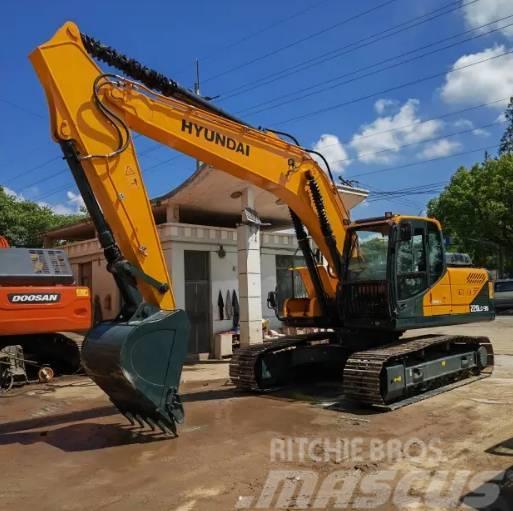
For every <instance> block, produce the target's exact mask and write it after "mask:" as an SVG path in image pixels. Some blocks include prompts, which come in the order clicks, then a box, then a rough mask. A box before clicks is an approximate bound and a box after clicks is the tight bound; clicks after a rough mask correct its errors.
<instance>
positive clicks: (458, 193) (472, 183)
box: [428, 153, 513, 266]
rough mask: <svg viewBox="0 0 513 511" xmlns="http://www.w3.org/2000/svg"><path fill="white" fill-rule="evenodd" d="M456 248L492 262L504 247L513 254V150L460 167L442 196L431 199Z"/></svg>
mask: <svg viewBox="0 0 513 511" xmlns="http://www.w3.org/2000/svg"><path fill="white" fill-rule="evenodd" d="M428 214H429V215H430V216H434V217H436V218H438V219H439V220H440V221H441V222H442V225H443V226H444V231H445V234H446V235H449V236H450V237H452V238H453V242H454V245H455V246H456V247H457V249H459V250H461V251H464V252H468V253H469V254H470V255H471V256H472V258H473V260H474V262H475V263H476V264H482V265H485V266H492V265H494V264H496V262H497V256H498V253H499V252H500V251H501V252H502V253H503V254H505V255H506V256H507V257H508V256H509V258H510V261H509V264H510V265H511V264H512V262H513V261H511V254H513V153H512V154H503V155H502V156H500V157H499V158H497V159H491V160H486V161H484V162H483V163H480V164H476V165H474V166H473V167H472V168H471V169H467V168H465V167H460V168H459V169H458V170H457V171H456V173H455V174H454V175H453V177H452V179H451V181H450V183H449V185H448V186H447V187H446V188H445V190H444V191H443V192H442V193H441V194H440V196H439V197H437V198H435V199H432V200H431V201H430V202H429V203H428Z"/></svg>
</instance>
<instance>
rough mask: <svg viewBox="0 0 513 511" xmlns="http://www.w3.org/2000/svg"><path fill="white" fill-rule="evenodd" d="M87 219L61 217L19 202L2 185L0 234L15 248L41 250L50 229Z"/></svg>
mask: <svg viewBox="0 0 513 511" xmlns="http://www.w3.org/2000/svg"><path fill="white" fill-rule="evenodd" d="M84 218H85V216H84V215H81V214H77V215H58V214H57V213H54V212H53V211H52V210H51V209H50V208H48V207H46V206H40V205H39V204H37V203H35V202H31V201H27V200H20V199H17V198H16V197H13V196H12V195H9V194H7V193H6V192H5V191H4V189H3V188H2V187H1V186H0V234H1V235H2V236H4V237H5V238H7V240H8V241H9V243H10V244H11V245H12V246H15V247H40V246H42V243H43V235H44V233H45V232H46V231H48V230H50V229H55V228H57V227H62V226H64V225H68V224H70V223H75V222H77V221H80V220H82V219H84Z"/></svg>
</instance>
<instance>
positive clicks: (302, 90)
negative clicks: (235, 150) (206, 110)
mask: <svg viewBox="0 0 513 511" xmlns="http://www.w3.org/2000/svg"><path fill="white" fill-rule="evenodd" d="M508 18H513V14H511V15H509V16H506V17H504V18H501V19H499V20H495V21H492V22H490V23H487V24H485V25H482V26H480V27H477V28H474V29H471V30H467V31H465V32H461V33H459V34H456V35H453V36H450V37H447V38H444V39H439V40H438V41H434V42H432V43H430V44H427V45H424V46H420V47H418V48H415V49H414V50H410V51H407V52H404V53H401V54H399V55H394V56H393V57H389V58H386V59H384V60H381V61H379V62H375V63H374V64H371V65H368V66H363V67H361V68H358V69H355V70H353V71H350V72H347V73H343V74H342V75H338V76H335V77H334V78H331V79H329V80H323V81H321V82H318V83H316V84H313V85H310V86H308V87H303V88H302V89H298V90H296V91H294V92H291V93H287V94H282V95H281V96H277V97H275V98H273V99H270V100H266V101H262V102H261V103H258V104H256V105H253V106H252V107H249V108H247V109H245V110H242V111H238V112H235V114H245V115H249V116H252V115H256V114H259V113H261V112H265V111H267V110H273V109H275V108H278V107H281V106H284V105H287V104H290V103H295V102H296V101H300V100H301V99H305V98H308V97H310V96H314V95H317V94H319V93H321V92H324V91H326V90H331V89H333V88H335V87H340V86H342V85H347V84H348V83H352V82H355V81H357V80H361V79H363V78H368V77H369V76H373V75H376V74H378V73H382V72H383V71H388V70H390V69H393V68H396V67H399V66H402V65H404V64H409V63H411V62H415V61H417V60H420V59H422V58H425V57H427V56H430V55H434V54H435V53H439V52H441V51H445V50H448V49H450V48H454V47H456V46H459V45H461V44H464V43H467V42H469V41H473V40H475V39H479V38H481V37H486V36H488V35H490V34H492V33H494V32H497V31H500V30H503V29H504V28H508V27H511V26H513V23H510V24H508V25H505V26H502V27H499V28H494V29H492V30H489V31H488V32H484V33H478V34H477V35H474V36H472V37H468V38H466V39H463V40H461V41H457V42H454V43H451V44H449V45H446V46H443V47H441V48H436V49H434V50H431V51H428V52H425V53H423V54H421V55H416V56H414V57H411V58H409V59H405V60H401V61H399V62H395V63H392V64H390V65H388V66H385V67H382V68H380V69H377V70H374V71H372V72H369V73H365V74H362V75H360V76H356V77H354V78H351V79H348V80H344V81H340V80H341V79H342V78H345V77H348V76H351V75H355V74H357V73H360V72H362V71H367V70H369V69H372V68H375V67H377V66H379V65H382V64H385V63H386V62H390V61H392V60H395V59H397V58H400V57H404V56H406V55H410V54H412V53H415V52H418V51H420V50H424V49H427V48H430V47H433V46H436V45H438V44H440V43H442V42H445V41H448V40H451V39H454V38H456V37H460V36H462V35H465V34H468V33H470V32H475V31H478V30H482V29H483V28H484V27H486V26H489V25H493V24H495V23H497V22H499V21H503V20H505V19H508ZM334 82H335V83H334ZM336 82H338V83H336ZM328 83H334V86H330V87H324V88H321V89H319V90H316V91H312V92H309V93H307V94H303V95H300V96H298V97H295V98H294V97H291V96H292V95H294V94H299V93H302V92H306V91H309V90H312V89H315V88H317V87H321V86H322V85H326V84H328ZM287 98H289V99H288V100H287ZM281 99H285V101H282V102H280V103H278V104H277V105H271V104H272V103H276V102H277V101H279V100H281ZM267 105H269V106H267ZM259 107H264V108H260V109H258V108H259ZM255 109H256V110H255ZM252 110H255V111H252ZM248 112H249V113H248Z"/></svg>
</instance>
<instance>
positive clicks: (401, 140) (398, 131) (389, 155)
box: [350, 99, 443, 163]
mask: <svg viewBox="0 0 513 511" xmlns="http://www.w3.org/2000/svg"><path fill="white" fill-rule="evenodd" d="M418 106H419V101H418V100H417V99H409V100H408V101H406V102H405V103H404V104H403V105H402V106H401V108H400V109H399V111H398V112H397V113H396V114H395V115H389V116H385V117H378V118H377V119H376V120H375V121H373V122H372V123H370V124H364V125H363V126H362V127H361V129H360V132H359V133H356V134H355V135H354V136H353V138H352V140H351V144H350V145H351V147H352V148H353V149H355V150H356V153H357V155H358V159H359V160H360V161H362V162H364V163H390V162H392V161H393V160H394V159H395V157H396V155H397V153H398V152H399V151H400V149H401V146H403V145H408V144H415V143H418V142H422V141H424V140H426V139H429V138H432V137H434V136H436V135H437V134H438V133H439V132H440V130H441V129H442V127H443V122H442V121H440V120H432V121H426V122H422V121H421V119H420V118H419V117H418V115H417V110H418Z"/></svg>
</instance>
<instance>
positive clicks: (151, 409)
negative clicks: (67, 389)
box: [82, 310, 189, 436]
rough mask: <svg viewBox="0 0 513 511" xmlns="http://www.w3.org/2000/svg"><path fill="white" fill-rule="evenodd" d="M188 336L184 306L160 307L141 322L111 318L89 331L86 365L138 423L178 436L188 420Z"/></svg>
mask: <svg viewBox="0 0 513 511" xmlns="http://www.w3.org/2000/svg"><path fill="white" fill-rule="evenodd" d="M188 338H189V322H188V319H187V315H186V313H185V312H184V311H182V310H176V311H159V312H157V313H155V314H153V315H151V316H150V317H148V318H146V319H144V320H141V321H129V322H114V321H105V322H102V323H100V324H98V325H97V326H95V327H94V328H93V329H92V330H91V331H90V332H89V333H88V335H87V337H86V340H85V343H84V346H83V348H82V359H83V364H84V367H85V370H86V372H87V374H88V375H89V376H90V377H91V378H92V379H93V381H94V382H95V383H96V384H97V385H98V386H99V387H100V388H101V389H102V390H103V391H104V392H105V393H106V394H107V395H108V396H109V398H110V400H111V401H112V403H113V404H114V406H116V408H117V409H118V410H119V411H120V412H121V413H122V414H123V415H124V416H125V417H126V418H127V419H128V420H129V421H130V423H131V424H132V425H135V424H136V423H137V424H138V425H139V426H141V427H144V425H148V426H149V427H150V428H151V429H152V430H155V429H157V428H159V429H160V430H162V431H163V432H164V433H167V434H170V433H172V434H174V435H175V436H176V434H177V433H176V423H181V422H182V421H183V407H182V403H181V400H180V396H179V395H178V386H179V384H180V376H181V372H182V365H183V363H184V360H185V357H186V355H187V344H188Z"/></svg>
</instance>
